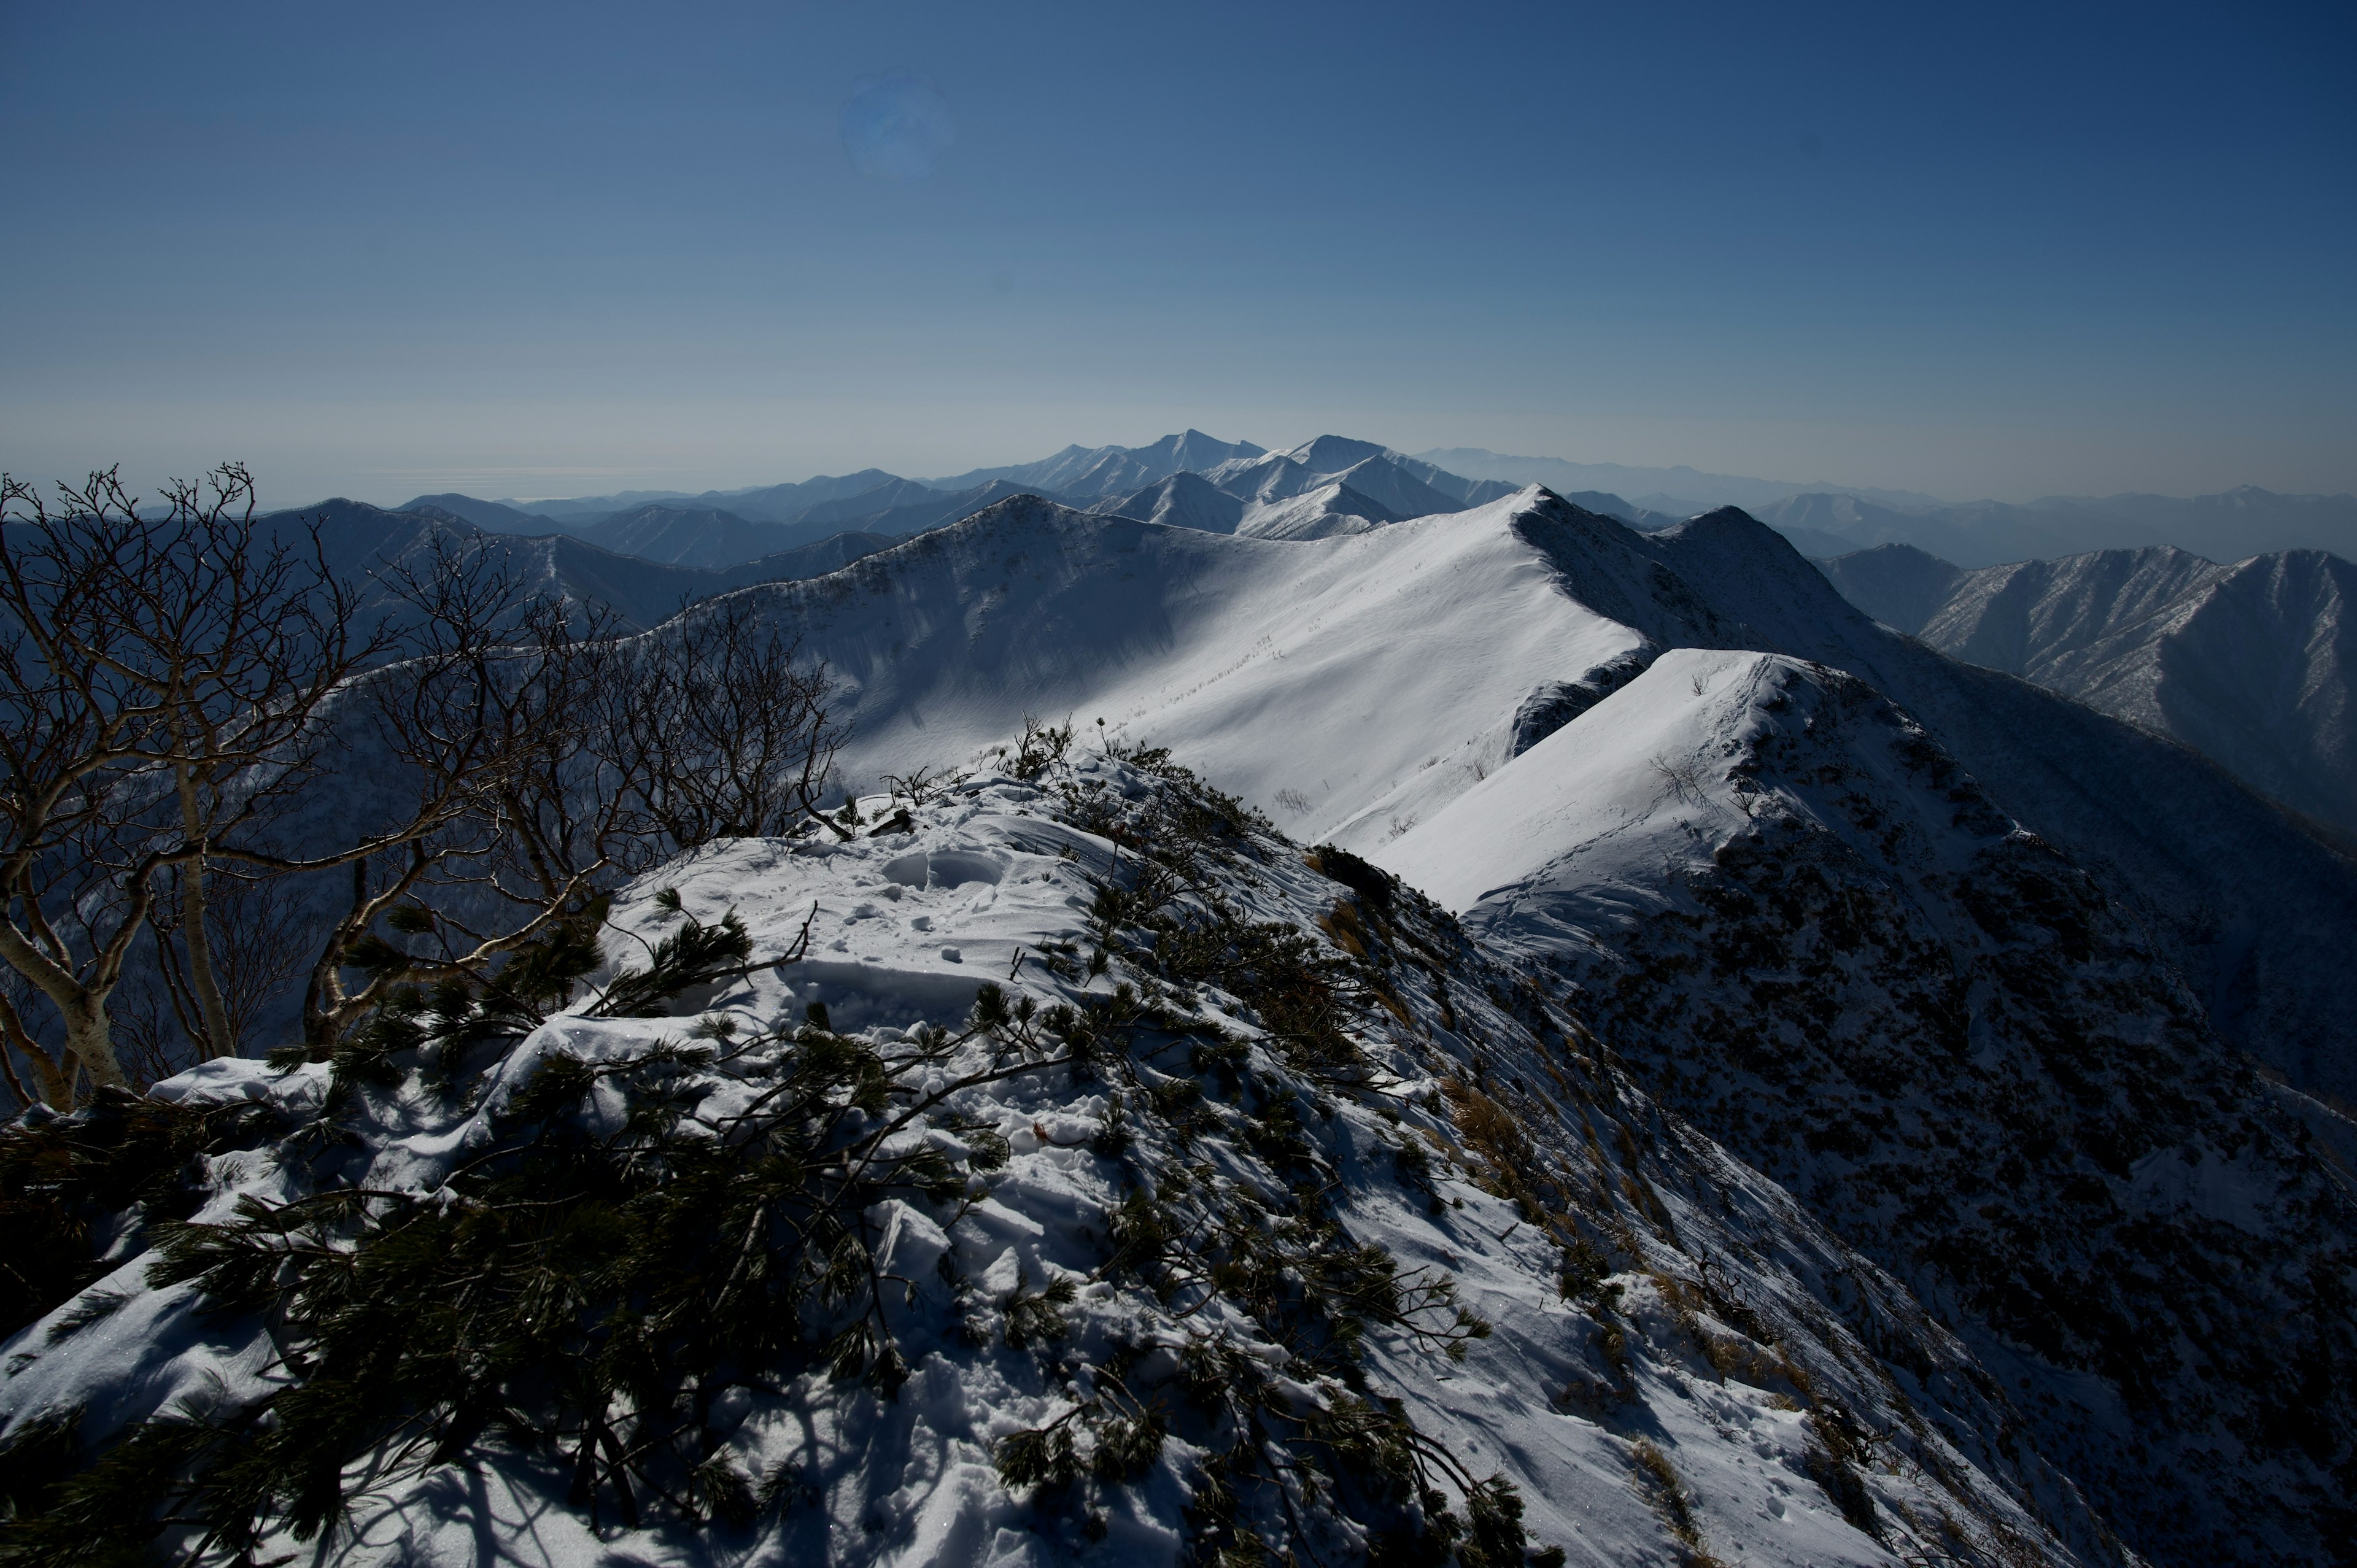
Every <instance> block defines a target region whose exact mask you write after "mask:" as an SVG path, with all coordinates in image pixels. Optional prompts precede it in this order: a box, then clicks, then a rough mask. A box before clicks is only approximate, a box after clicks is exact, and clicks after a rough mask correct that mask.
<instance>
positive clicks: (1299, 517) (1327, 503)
mask: <svg viewBox="0 0 2357 1568" xmlns="http://www.w3.org/2000/svg"><path fill="white" fill-rule="evenodd" d="M1399 520H1400V514H1399V513H1397V512H1395V511H1394V510H1391V509H1390V508H1389V507H1387V506H1385V505H1383V503H1382V502H1381V501H1379V500H1377V499H1374V498H1373V497H1372V496H1369V495H1365V494H1363V493H1361V492H1360V491H1358V490H1354V489H1351V487H1350V486H1348V485H1346V484H1344V483H1342V482H1341V481H1340V480H1339V479H1338V480H1336V481H1335V482H1334V483H1332V484H1330V485H1321V486H1319V487H1318V489H1314V490H1304V491H1302V492H1301V493H1300V494H1299V495H1297V496H1292V497H1288V498H1287V499H1284V500H1271V501H1260V502H1255V503H1254V504H1252V505H1249V506H1247V507H1245V508H1244V513H1243V520H1242V521H1239V522H1238V523H1237V524H1236V532H1238V533H1240V534H1243V535H1244V536H1245V537H1246V538H1249V539H1331V538H1333V537H1335V536H1336V535H1338V534H1343V533H1364V532H1367V530H1369V529H1371V528H1381V527H1382V526H1383V524H1385V523H1387V522H1397V521H1399Z"/></svg>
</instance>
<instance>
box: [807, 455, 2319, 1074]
mask: <svg viewBox="0 0 2357 1568" xmlns="http://www.w3.org/2000/svg"><path fill="white" fill-rule="evenodd" d="M762 592H763V594H764V596H765V598H766V600H767V602H769V603H770V604H771V605H772V606H773V607H775V610H776V612H777V613H778V614H779V615H780V617H782V618H784V619H785V620H786V621H787V622H788V623H789V624H790V626H791V628H792V629H793V630H794V631H795V632H796V633H798V634H800V635H802V636H803V637H804V638H805V639H806V646H807V647H808V649H809V650H811V651H812V652H813V653H814V654H818V655H821V656H823V657H824V658H826V659H827V660H829V662H830V664H831V666H832V667H833V669H834V671H835V672H836V673H837V675H838V676H839V677H841V678H843V679H844V680H845V682H846V683H847V686H848V688H849V690H848V693H847V696H848V707H849V713H850V716H851V717H852V718H853V720H854V722H855V723H856V725H857V726H858V729H859V736H858V738H857V739H856V741H855V743H854V745H853V747H852V748H851V750H849V751H848V752H846V754H845V765H846V768H847V770H848V772H849V774H850V776H851V777H853V778H856V779H874V778H876V777H877V776H879V775H880V774H882V773H885V772H906V771H907V770H908V769H909V768H911V767H915V766H920V765H924V764H928V763H931V762H932V761H934V760H935V759H936V758H937V757H939V756H941V755H942V754H943V753H945V752H948V751H955V750H958V749H961V748H965V747H971V746H975V745H979V744H982V742H983V741H984V740H985V738H987V737H988V736H992V735H996V734H1000V733H1003V732H1005V731H1006V730H1007V729H1010V728H1013V727H1016V726H1017V725H1018V724H1019V722H1020V720H1021V718H1022V716H1023V715H1024V714H1026V713H1030V714H1038V715H1040V716H1041V717H1043V718H1046V719H1049V720H1057V719H1060V718H1062V717H1063V716H1064V715H1066V714H1072V715H1075V716H1076V717H1077V718H1078V719H1079V721H1080V723H1081V724H1082V725H1084V726H1085V725H1092V723H1093V721H1094V720H1095V719H1097V718H1099V717H1103V718H1104V719H1105V720H1106V721H1107V723H1108V725H1110V726H1112V727H1113V728H1114V730H1115V731H1116V732H1118V733H1125V734H1126V735H1128V736H1132V737H1134V738H1143V739H1146V740H1150V741H1152V742H1153V743H1154V744H1157V745H1165V744H1167V745H1171V746H1176V747H1178V748H1179V749H1180V750H1181V751H1182V752H1183V753H1185V754H1187V755H1190V756H1193V757H1197V758H1198V759H1199V760H1200V764H1201V766H1202V767H1203V768H1204V769H1205V771H1206V772H1207V773H1208V774H1209V775H1210V776H1211V778H1212V779H1214V780H1215V781H1216V782H1218V783H1219V784H1220V785H1221V786H1222V788H1224V789H1232V790H1234V791H1236V792H1237V793H1239V794H1242V795H1243V796H1244V798H1245V799H1247V800H1251V801H1253V802H1254V804H1256V805H1259V806H1261V807H1263V808H1264V809H1265V810H1269V811H1273V812H1275V814H1276V815H1277V817H1278V820H1279V821H1281V822H1285V823H1286V824H1287V826H1288V827H1290V828H1292V829H1294V830H1296V831H1297V832H1301V833H1302V834H1303V835H1304V836H1305V837H1310V838H1331V839H1333V840H1334V841H1335V842H1337V843H1342V844H1343V845H1345V847H1350V848H1354V849H1357V850H1359V851H1360V852H1361V853H1364V852H1365V851H1367V850H1368V849H1371V848H1372V847H1374V846H1376V845H1379V844H1381V843H1383V841H1384V840H1385V839H1386V838H1387V837H1389V836H1390V835H1391V834H1392V833H1394V832H1397V831H1399V830H1400V829H1401V828H1402V827H1404V826H1405V825H1406V824H1408V823H1411V822H1414V821H1415V820H1418V819H1420V818H1424V817H1428V816H1429V815H1430V814H1431V812H1432V811H1435V810H1437V808H1438V807H1439V806H1441V805H1445V804H1446V803H1447V802H1448V800H1451V799H1454V798H1455V796H1457V795H1458V794H1459V793H1462V792H1463V791H1464V790H1465V789H1469V788H1470V787H1471V786H1472V785H1473V784H1474V783H1475V782H1476V781H1477V780H1478V779H1480V778H1481V777H1482V776H1484V775H1485V774H1486V773H1489V772H1491V771H1494V770H1495V769H1497V768H1500V767H1501V766H1503V765H1504V764H1505V762H1506V761H1507V760H1508V759H1510V758H1511V757H1513V756H1514V755H1515V753H1516V752H1517V750H1518V749H1521V748H1523V747H1526V746H1529V745H1530V744H1532V743H1534V741H1535V740H1537V739H1539V738H1541V737H1543V736H1544V735H1545V734H1548V733H1551V731H1552V729H1553V728H1554V727H1555V726H1556V725H1560V724H1561V723H1563V722H1564V721H1565V720H1566V719H1568V718H1569V717H1571V716H1572V715H1573V714H1576V713H1577V711H1578V710H1579V708H1580V707H1581V706H1582V705H1583V704H1585V703H1588V702H1592V701H1593V700H1594V699H1595V697H1597V696H1598V695H1600V694H1601V693H1604V692H1606V691H1609V690H1610V689H1611V688H1612V686H1614V685H1615V684H1617V683H1618V682H1620V681H1621V680H1625V679H1626V677H1627V676H1628V675H1629V674H1630V673H1632V672H1633V671H1634V669H1636V668H1641V666H1642V664H1643V663H1644V662H1645V661H1646V660H1649V659H1650V658H1651V657H1652V654H1653V653H1655V652H1658V651H1659V650H1662V649H1663V648H1674V647H1717V648H1751V649H1760V650H1772V651H1782V652H1790V653H1795V654H1799V655H1802V656H1803V657H1808V658H1813V659H1817V660H1823V661H1824V662H1827V663H1831V664H1835V665H1836V666H1837V667H1840V668H1844V669H1848V670H1850V671H1853V672H1854V673H1857V674H1859V675H1860V676H1862V677H1863V678H1865V679H1866V680H1867V681H1868V682H1869V683H1871V684H1873V685H1875V686H1876V687H1877V688H1878V689H1879V690H1882V691H1884V692H1887V693H1890V694H1891V695H1892V696H1893V698H1894V700H1896V701H1898V702H1899V703H1900V705H1901V706H1902V707H1904V708H1905V709H1906V710H1907V711H1908V712H1910V714H1915V715H1917V716H1918V717H1919V718H1920V719H1921V720H1922V721H1923V722H1924V723H1926V724H1927V725H1930V726H1931V727H1932V730H1933V732H1934V733H1935V734H1937V735H1938V736H1940V737H1941V739H1942V741H1943V744H1945V745H1947V746H1949V747H1950V749H1951V750H1953V751H1954V752H1955V753H1956V754H1957V755H1958V756H1959V757H1961V758H1962V759H1963V760H1964V764H1965V765H1966V766H1967V767H1968V768H1971V769H1972V770H1973V772H1974V773H1975V776H1976V777H1977V778H1979V779H1981V780H1982V781H1983V783H1984V785H1985V786H1986V788H1987V789H1989V790H1990V791H1991V792H1992V794H1994V795H1995V796H1996V799H1997V800H1998V802H1999V804H2000V805H2001V807H2002V808H2003V809H2004V810H2006V811H2008V812H2010V813H2011V814H2013V815H2014V816H2016V817H2017V818H2018V819H2020V820H2022V821H2024V822H2029V823H2030V824H2031V825H2032V826H2033V827H2034V828H2036V830H2037V831H2038V832H2041V833H2043V834H2046V835H2047V836H2049V837H2050V838H2054V839H2056V840H2058V841H2061V842H2062V843H2065V844H2067V845H2068V846H2070V848H2071V850H2072V854H2074V856H2076V857H2077V858H2079V859H2080V860H2081V862H2082V863H2083V864H2085V865H2089V866H2090V867H2091V869H2093V870H2094V871H2095V873H2096V874H2097V875H2098V876H2099V877H2101V878H2102V879H2103V880H2104V884H2105V886H2107V887H2109V888H2110V889H2111V890H2112V891H2113V892H2114V894H2115V896H2118V897H2124V898H2126V899H2127V900H2128V901H2129V902H2130V903H2132V904H2133V905H2134V907H2135V908H2136V911H2137V915H2138V918H2142V919H2144V920H2145V921H2147V924H2148V925H2149V926H2150V928H2151V929H2153V930H2154V931H2155V933H2156V935H2157V936H2158V938H2159V940H2161V941H2162V943H2163V945H2164V947H2165V949H2166V950H2168V952H2169V957H2170V959H2171V961H2173V962H2175V963H2177V964H2178V966H2179V968H2180V970H2181V971H2182V972H2184V973H2185V974H2186V976H2187V977H2188V979H2189V980H2190V982H2191V983H2193V984H2194V985H2195V987H2196V989H2197V990H2198V991H2199V992H2200V993H2201V996H2202V999H2203V1001H2204V1003H2205V1004H2206V1005H2207V1006H2208V1007H2209V1008H2210V1010H2211V1012H2212V1016H2213V1017H2214V1018H2215V1019H2216V1020H2217V1022H2218V1024H2219V1026H2220V1027H2221V1028H2222V1029H2223V1030H2224V1031H2225V1032H2226V1034H2227V1035H2228V1036H2229V1037H2231V1038H2233V1039H2234V1040H2235V1041H2237V1042H2238V1043H2241V1044H2244V1045H2245V1046H2246V1047H2248V1048H2250V1049H2252V1050H2253V1051H2255V1052H2256V1053H2258V1054H2259V1055H2260V1056H2261V1058H2263V1059H2265V1060H2266V1061H2268V1062H2270V1063H2272V1064H2273V1065H2274V1066H2276V1068H2278V1069H2281V1070H2283V1071H2284V1072H2286V1073H2287V1074H2288V1075H2290V1077H2291V1079H2292V1080H2293V1081H2294V1082H2295V1083H2296V1084H2298V1085H2300V1086H2302V1087H2304V1088H2307V1089H2309V1090H2322V1091H2326V1092H2330V1093H2331V1094H2335V1095H2339V1096H2341V1097H2342V1098H2343V1099H2349V1100H2357V1016H2352V1013H2351V1011H2350V1009H2349V1008H2348V1007H2347V1006H2346V1004H2345V997H2346V994H2347V992H2348V988H2349V984H2350V978H2349V974H2350V971H2349V958H2348V954H2349V953H2350V952H2351V951H2352V950H2357V866H2352V865H2351V863H2349V862H2348V861H2346V860H2343V859H2341V858H2340V857H2338V856H2336V855H2334V854H2330V852H2329V851H2327V850H2325V849H2324V848H2322V847H2321V846H2320V845H2319V843H2317V842H2316V841H2315V840H2314V839H2313V838H2311V837H2310V836H2309V835H2308V834H2307V833H2306V832H2303V831H2302V830H2301V829H2299V828H2298V827H2297V826H2296V825H2294V824H2293V823H2291V822H2288V821H2287V820H2286V819H2285V818H2284V817H2283V816H2282V815H2281V814H2280V813H2279V812H2277V811H2275V810H2274V809H2272V808H2270V807H2268V806H2267V805H2266V804H2265V803H2264V802H2262V801H2260V800H2256V799H2255V798H2254V797H2253V796H2252V795H2251V794H2250V793H2249V792H2248V791H2247V790H2245V789H2243V788H2242V787H2241V786H2240V785H2238V784H2236V783H2235V782H2234V781H2233V779H2231V778H2230V777H2229V776H2227V775H2226V774H2225V773H2223V772H2222V770H2220V769H2218V768H2215V767H2214V766H2212V765H2211V764H2209V763H2206V762H2204V761H2202V760H2201V758H2200V757H2196V756H2194V755H2192V754H2191V753H2190V752H2188V751H2186V750H2185V749H2184V748H2183V747H2181V746H2177V745H2175V744H2173V743H2171V742H2169V741H2166V740H2162V739H2159V738H2158V737H2154V736H2147V735H2145V734H2142V733H2140V732H2138V731H2136V730H2135V729H2134V728H2132V727H2130V726H2128V725H2123V724H2121V723H2119V722H2118V721H2116V720H2113V719H2110V718H2106V717H2104V715H2102V714H2096V713H2093V712H2092V711H2091V710H2089V709H2086V708H2084V707H2082V706H2080V705H2078V704H2076V703H2071V702H2069V701H2067V700H2065V699H2062V698H2060V697H2056V696H2054V695H2052V694H2051V693H2045V692H2042V691H2040V690H2039V689H2038V688H2036V687H2034V686H2031V685H2029V684H2028V683H2027V682H2021V681H2018V680H2016V679H2013V678H2011V677H2007V676H2003V675H1999V674H1996V673H1995V672H1993V671H1982V670H1976V669H1974V668H1973V667H1971V666H1969V665H1965V664H1962V663H1959V662H1957V661H1956V660H1951V659H1948V658H1946V657H1944V656H1943V655H1941V654H1939V653H1936V652H1934V651H1932V650H1929V649H1927V648H1924V647H1923V646H1922V645H1921V644H1920V643H1916V642H1913V641H1911V640H1910V639H1905V638H1902V637H1900V636H1898V635H1897V634H1895V633H1892V632H1890V631H1889V630H1888V629H1886V628H1881V627H1878V626H1877V625H1875V624H1874V623H1873V622H1872V621H1871V620H1869V619H1868V618H1867V617H1865V616H1864V615H1862V614H1860V613H1859V612H1858V611H1857V610H1856V609H1854V608H1853V607H1850V606H1849V605H1848V604H1847V603H1846V602H1845V601H1844V600H1843V599H1842V598H1841V596H1839V595H1838V594H1837V593H1835V590H1834V588H1833V586H1832V585H1831V584H1829V583H1827V582H1826V581H1825V579H1824V576H1823V575H1820V574H1819V573H1818V572H1817V570H1816V569H1815V568H1814V567H1813V565H1811V564H1809V563H1808V562H1807V561H1806V560H1804V559H1803V558H1802V557H1801V556H1800V555H1799V554H1798V553H1795V552H1794V551H1793V550H1792V547H1791V546H1790V545H1789V544H1787V543H1785V542H1783V541H1782V540H1781V538H1779V537H1778V536H1777V535H1776V534H1775V533H1774V532H1772V531H1770V530H1769V529H1768V528H1766V527H1764V526H1763V525H1761V524H1760V523H1758V522H1756V521H1752V520H1751V519H1749V518H1748V517H1745V516H1743V515H1742V514H1741V513H1739V512H1732V511H1727V512H1720V513H1714V514H1708V515H1706V516H1705V517H1703V518H1698V519H1695V520H1692V521H1688V522H1685V523H1682V524H1679V525H1678V526H1676V527H1674V528H1672V529H1668V530H1665V531H1663V532H1658V533H1650V534H1646V533H1638V532H1634V531H1633V530H1631V529H1629V528H1627V527H1626V526H1624V525H1622V524H1620V523H1619V522H1617V521H1613V520H1611V519H1609V518H1604V517H1599V516H1597V515H1595V514H1593V513H1588V512H1583V511H1580V510H1577V509H1576V508H1573V507H1569V506H1567V505H1566V504H1565V503H1563V502H1561V501H1559V500H1557V499H1555V498H1553V497H1551V496H1548V495H1546V494H1545V492H1544V491H1540V490H1536V489H1533V490H1531V491H1527V492H1524V493H1523V494H1522V495H1519V496H1516V497H1513V498H1510V499H1507V500H1504V501H1499V502H1494V503H1492V504H1491V505H1490V506H1487V507H1482V508H1477V509H1474V510H1469V511H1466V512H1462V513H1455V514H1445V515H1442V516H1439V517H1432V518H1424V519H1418V520H1415V521H1407V522H1401V523H1394V524H1390V525H1387V526H1385V527H1383V528H1380V529H1376V530H1373V531H1372V532H1366V533H1361V534H1356V535H1352V536H1350V537H1347V538H1340V539H1329V540H1322V541H1315V542H1265V541H1256V540H1251V539H1236V538H1230V537H1224V536H1221V535H1215V534H1206V533H1201V532H1194V531H1189V530H1178V529H1167V528H1155V527H1153V526H1151V525H1148V524H1142V523H1133V522H1127V521H1117V520H1108V519H1098V518H1088V517H1083V516H1082V515H1081V514H1078V513H1074V512H1071V511H1068V510H1065V509H1062V508H1060V507H1056V506H1052V505H1049V504H1047V503H1044V502H1039V501H1031V500H1017V501H1013V502H1009V503H1006V504H1005V505H1002V506H1000V507H998V508H995V509H993V510H990V511H987V512H985V513H983V514H982V515H980V516H977V517H974V518H972V519H969V520H967V521H965V522H963V523H961V524H958V525H956V526H955V527H954V528H951V529H947V530H943V531H941V532H937V533H933V534H928V535H923V536H920V538H918V539H917V540H914V541H911V542H909V544H907V545H904V546H902V547H900V548H899V549H897V550H894V551H891V552H889V553H884V554H881V555H878V556H875V557H871V558H869V559H868V560H866V561H863V562H861V563H860V564H857V565H856V566H855V567H854V568H852V569H851V570H850V571H849V572H846V573H844V574H839V575H836V576H835V577H833V578H829V579H824V580H822V581H820V582H817V583H813V584H807V585H791V586H782V587H780V588H776V589H765V590H762ZM1632 660H1633V662H1632Z"/></svg>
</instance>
